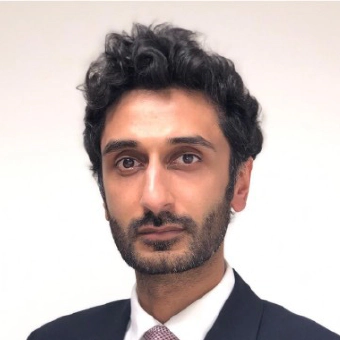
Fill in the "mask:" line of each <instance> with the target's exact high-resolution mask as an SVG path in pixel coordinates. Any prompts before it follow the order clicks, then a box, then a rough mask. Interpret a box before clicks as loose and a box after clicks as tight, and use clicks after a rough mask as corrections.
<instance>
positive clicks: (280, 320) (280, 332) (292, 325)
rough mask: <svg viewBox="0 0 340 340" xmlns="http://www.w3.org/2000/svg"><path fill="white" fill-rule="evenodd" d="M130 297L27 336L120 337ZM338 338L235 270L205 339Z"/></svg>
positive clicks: (42, 339) (52, 339) (51, 339)
mask: <svg viewBox="0 0 340 340" xmlns="http://www.w3.org/2000/svg"><path fill="white" fill-rule="evenodd" d="M129 319H130V300H120V301H115V302H111V303H108V304H106V305H103V306H99V307H94V308H91V309H87V310H84V311H81V312H78V313H75V314H72V315H69V316H64V317H62V318H60V319H57V320H55V321H53V322H50V323H48V324H46V325H44V326H43V327H41V328H39V329H37V330H36V331H34V332H33V333H32V334H31V335H30V336H29V337H28V339H27V340H123V339H124V336H125V331H126V328H127V325H128V322H129ZM222 339H225V340H340V336H338V335H336V334H335V333H332V332H330V331H329V330H327V329H326V328H324V327H322V326H320V325H318V324H317V323H315V322H314V321H311V320H309V319H306V318H304V317H302V316H299V315H296V314H293V313H291V312H289V311H287V310H286V309H284V308H283V307H281V306H278V305H276V304H273V303H270V302H268V301H264V300H261V299H260V298H258V297H257V296H256V295H255V294H254V293H253V292H252V290H251V289H250V287H249V286H248V285H247V284H246V283H245V282H244V281H243V280H242V278H241V277H240V276H239V275H238V274H237V273H236V272H235V286H234V289H233V291H232V293H231V294H230V296H229V298H228V300H227V301H226V303H225V304H224V306H223V308H222V310H221V312H220V314H219V315H218V317H217V320H216V321H215V323H214V325H213V327H212V328H211V329H210V331H209V333H208V334H207V336H206V337H205V340H222ZM193 340H194V339H193Z"/></svg>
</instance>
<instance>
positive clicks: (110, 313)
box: [82, 300, 131, 340]
mask: <svg viewBox="0 0 340 340" xmlns="http://www.w3.org/2000/svg"><path fill="white" fill-rule="evenodd" d="M105 307H106V311H104V312H103V314H102V316H103V317H102V319H101V320H98V324H97V335H96V338H95V339H93V338H91V339H89V340H124V337H125V332H126V329H127V326H128V323H129V320H130V312H131V305H130V300H121V301H116V302H113V303H111V304H108V305H106V306H105ZM82 340H84V339H82Z"/></svg>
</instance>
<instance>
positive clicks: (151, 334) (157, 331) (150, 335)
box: [143, 325, 179, 340]
mask: <svg viewBox="0 0 340 340" xmlns="http://www.w3.org/2000/svg"><path fill="white" fill-rule="evenodd" d="M143 338H144V339H145V340H179V339H178V338H177V336H176V335H174V334H173V333H171V332H170V330H169V329H168V328H167V327H165V326H163V325H158V326H154V327H152V328H150V329H149V330H148V331H147V332H146V333H145V334H144V336H143Z"/></svg>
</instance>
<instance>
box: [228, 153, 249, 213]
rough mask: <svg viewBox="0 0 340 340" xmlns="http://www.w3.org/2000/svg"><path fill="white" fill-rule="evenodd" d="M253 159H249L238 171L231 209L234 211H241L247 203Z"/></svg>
mask: <svg viewBox="0 0 340 340" xmlns="http://www.w3.org/2000/svg"><path fill="white" fill-rule="evenodd" d="M252 169H253V159H252V158H251V157H250V158H248V160H247V161H246V162H245V163H243V164H242V165H241V167H240V169H239V170H238V174H237V177H236V183H235V188H234V196H233V199H232V200H231V207H232V208H233V209H234V211H236V212H239V211H242V210H243V209H244V208H245V206H246V203H247V198H248V193H249V186H250V176H251V170H252Z"/></svg>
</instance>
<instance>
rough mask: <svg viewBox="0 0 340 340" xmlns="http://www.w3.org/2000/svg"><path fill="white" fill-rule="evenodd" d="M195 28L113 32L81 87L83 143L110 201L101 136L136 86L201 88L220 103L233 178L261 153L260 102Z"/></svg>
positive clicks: (136, 27)
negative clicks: (203, 43) (201, 41)
mask: <svg viewBox="0 0 340 340" xmlns="http://www.w3.org/2000/svg"><path fill="white" fill-rule="evenodd" d="M197 38H198V35H197V33H196V32H192V31H190V30H186V29H183V28H179V27H174V26H172V25H170V24H167V23H165V24H161V25H156V26H152V25H151V26H144V25H141V24H134V25H133V27H132V31H131V34H130V35H129V34H128V33H126V32H122V34H118V33H110V34H108V35H107V36H106V41H105V52H104V53H102V54H101V55H100V56H99V58H98V59H97V60H96V61H94V62H93V63H91V65H90V68H89V70H88V71H87V73H86V79H85V83H84V84H83V86H82V89H83V91H84V93H85V98H86V101H87V105H86V110H85V118H84V121H85V130H84V146H85V149H86V151H87V153H88V155H89V158H90V160H91V163H92V166H91V169H92V171H93V174H94V176H95V178H96V179H97V181H98V184H99V189H100V191H101V194H102V196H103V198H104V199H105V194H104V188H103V180H102V157H101V151H100V140H101V136H102V132H103V128H104V124H105V118H106V114H107V109H108V108H109V107H111V106H112V105H114V104H115V103H117V102H118V101H119V99H120V98H121V96H122V95H123V94H124V93H125V92H127V91H131V90H133V89H147V90H161V89H167V88H181V89H184V90H191V91H192V90H194V91H200V92H202V93H204V94H205V96H206V97H207V98H208V99H209V101H210V102H211V103H212V104H213V105H214V106H215V107H216V111H217V113H218V116H219V122H220V127H221V129H222V131H223V133H224V135H225V137H226V138H227V140H228V142H229V144H230V147H231V160H230V179H231V182H232V183H231V185H232V186H233V183H234V182H235V179H236V174H237V169H238V168H239V167H240V165H241V164H242V163H243V162H245V161H246V160H247V159H248V158H249V157H252V158H253V159H255V157H256V155H257V154H258V153H259V152H260V151H261V148H262V142H263V136H262V132H261V129H260V126H259V104H258V102H257V100H256V99H255V98H254V97H252V96H251V95H250V94H249V91H248V90H247V89H246V87H245V86H244V84H243V81H242V79H241V77H240V75H239V74H238V73H237V72H236V70H235V67H234V64H233V62H232V61H231V60H229V59H226V58H224V57H222V56H220V55H218V54H216V53H210V52H208V51H205V50H204V49H203V48H202V47H201V46H200V44H199V42H198V40H197Z"/></svg>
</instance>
